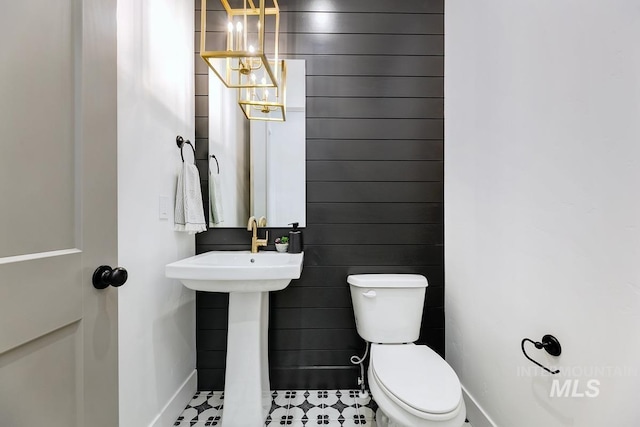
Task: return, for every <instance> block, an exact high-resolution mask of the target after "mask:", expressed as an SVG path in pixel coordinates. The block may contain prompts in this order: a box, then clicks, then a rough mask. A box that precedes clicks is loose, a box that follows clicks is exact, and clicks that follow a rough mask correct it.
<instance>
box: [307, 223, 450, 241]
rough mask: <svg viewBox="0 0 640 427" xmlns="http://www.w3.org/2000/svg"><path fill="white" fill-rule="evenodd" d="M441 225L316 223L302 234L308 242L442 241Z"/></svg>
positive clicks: (442, 229)
mask: <svg viewBox="0 0 640 427" xmlns="http://www.w3.org/2000/svg"><path fill="white" fill-rule="evenodd" d="M443 238H444V227H443V226H442V225H441V224H375V225H371V224H317V225H314V226H313V227H311V228H310V229H309V230H307V232H306V233H305V236H304V241H305V244H307V245H313V246H317V245H390V244H391V245H393V244H398V243H401V244H403V245H418V244H429V245H437V244H442V242H443Z"/></svg>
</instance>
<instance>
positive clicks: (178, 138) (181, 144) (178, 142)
mask: <svg viewBox="0 0 640 427" xmlns="http://www.w3.org/2000/svg"><path fill="white" fill-rule="evenodd" d="M184 144H189V145H190V146H191V149H192V150H193V159H194V160H195V158H196V148H195V147H194V146H193V144H192V143H191V141H189V140H188V139H187V140H186V141H185V140H184V138H183V137H181V136H180V135H178V136H176V145H177V146H178V148H180V157H181V158H182V163H184V153H183V152H182V148H183V147H184Z"/></svg>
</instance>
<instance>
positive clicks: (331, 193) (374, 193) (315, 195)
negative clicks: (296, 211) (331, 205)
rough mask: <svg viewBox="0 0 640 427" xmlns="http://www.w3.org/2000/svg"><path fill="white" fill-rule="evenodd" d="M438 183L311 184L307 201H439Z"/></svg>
mask: <svg viewBox="0 0 640 427" xmlns="http://www.w3.org/2000/svg"><path fill="white" fill-rule="evenodd" d="M441 200H442V183H439V182H308V183H307V201H309V202H312V203H315V202H350V203H370V202H384V203H396V202H400V203H402V202H412V203H424V202H439V201H441Z"/></svg>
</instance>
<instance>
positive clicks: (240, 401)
mask: <svg viewBox="0 0 640 427" xmlns="http://www.w3.org/2000/svg"><path fill="white" fill-rule="evenodd" d="M302 258H303V254H302V253H300V254H289V253H277V252H258V253H257V254H252V253H251V252H249V251H212V252H206V253H203V254H200V255H196V256H192V257H190V258H185V259H183V260H180V261H176V262H174V263H171V264H167V265H166V267H165V274H166V276H167V277H170V278H173V279H178V280H180V281H181V282H182V283H183V284H184V285H185V286H186V287H187V288H191V289H193V290H196V291H206V292H228V293H229V321H228V332H227V358H226V359H227V362H226V368H225V383H224V408H223V409H222V427H249V426H251V427H253V426H256V427H257V426H264V425H265V421H266V418H267V414H268V413H269V409H270V408H271V387H270V386H269V384H270V382H269V351H268V348H267V345H268V342H269V339H268V325H269V292H270V291H279V290H281V289H284V288H286V287H287V285H289V282H291V280H292V279H298V278H300V274H301V273H302Z"/></svg>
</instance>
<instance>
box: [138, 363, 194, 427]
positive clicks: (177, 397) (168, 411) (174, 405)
mask: <svg viewBox="0 0 640 427" xmlns="http://www.w3.org/2000/svg"><path fill="white" fill-rule="evenodd" d="M197 389H198V371H196V370H195V369H194V370H193V372H192V373H191V374H189V376H188V377H187V379H186V380H184V382H183V383H182V385H181V386H180V387H178V390H177V391H176V392H175V393H174V394H173V396H171V399H169V401H168V402H167V404H166V405H164V408H162V410H161V411H160V413H159V414H158V416H157V417H156V418H155V419H154V420H153V421H152V422H151V424H149V427H169V426H173V424H174V423H175V422H176V419H177V418H178V417H179V416H180V414H181V413H182V411H184V408H185V407H186V406H187V403H189V402H190V401H191V398H192V397H193V395H194V394H195V393H196V391H197Z"/></svg>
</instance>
